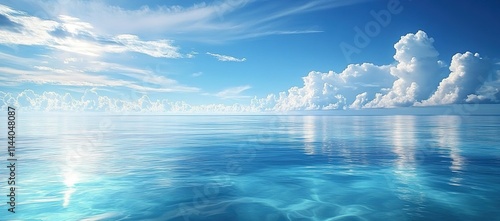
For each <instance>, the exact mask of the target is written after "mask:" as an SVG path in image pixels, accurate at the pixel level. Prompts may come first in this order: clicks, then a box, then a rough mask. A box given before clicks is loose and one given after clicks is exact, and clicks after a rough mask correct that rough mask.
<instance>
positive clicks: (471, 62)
mask: <svg viewBox="0 0 500 221" xmlns="http://www.w3.org/2000/svg"><path fill="white" fill-rule="evenodd" d="M450 71H451V73H450V75H449V76H448V77H447V78H445V79H443V80H442V81H441V83H439V87H438V88H437V90H436V92H434V94H432V96H431V97H430V98H429V99H427V100H424V101H422V105H438V104H453V103H464V102H466V101H469V102H473V101H477V100H484V99H486V97H485V94H488V95H487V97H490V99H492V100H494V98H493V97H492V96H494V95H495V94H496V93H498V88H497V89H496V90H495V89H494V88H492V87H488V86H485V87H482V86H483V85H484V82H485V81H486V79H487V78H488V76H489V75H491V74H492V63H491V61H489V60H488V59H484V58H482V57H481V56H480V55H479V54H477V53H476V54H472V53H471V52H466V53H464V54H460V53H458V54H455V55H454V56H453V58H452V60H451V65H450ZM480 88H482V90H481V91H480V92H482V93H483V94H482V95H477V94H475V93H476V92H478V89H480Z"/></svg>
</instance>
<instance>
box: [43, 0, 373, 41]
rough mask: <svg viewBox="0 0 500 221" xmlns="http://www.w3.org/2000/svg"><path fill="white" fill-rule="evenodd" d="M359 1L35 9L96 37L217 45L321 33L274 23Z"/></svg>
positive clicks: (232, 0) (50, 5)
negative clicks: (74, 21)
mask: <svg viewBox="0 0 500 221" xmlns="http://www.w3.org/2000/svg"><path fill="white" fill-rule="evenodd" d="M363 1H366V0H318V1H294V2H290V3H289V4H287V6H285V7H283V4H279V3H276V2H273V1H267V2H262V1H257V0H222V1H214V2H210V3H206V2H199V3H194V4H191V5H183V6H181V5H170V6H165V5H164V6H157V7H149V6H142V7H138V8H125V7H124V6H120V5H119V3H115V5H109V4H106V3H105V2H102V1H93V0H91V1H82V0H75V1H66V0H55V1H47V2H37V3H36V5H37V7H38V8H39V10H40V11H44V12H45V13H46V14H48V15H50V16H53V17H57V16H59V15H60V14H67V15H70V16H73V17H77V18H80V19H81V20H82V21H86V22H89V23H91V24H93V26H94V28H95V30H96V32H98V33H101V34H103V33H105V34H111V35H118V34H122V33H129V34H134V35H141V34H162V35H163V34H164V35H167V36H170V37H173V38H174V37H182V39H184V40H193V41H203V42H221V41H226V40H234V39H245V38H255V37H261V36H267V35H282V34H309V33H317V32H321V30H319V29H317V28H313V27H297V26H280V25H278V23H279V22H276V21H279V20H280V19H285V18H291V17H293V16H295V15H299V14H302V13H309V12H314V11H318V10H324V9H329V8H335V7H342V6H346V5H352V4H356V3H359V2H363ZM124 24H126V25H124Z"/></svg>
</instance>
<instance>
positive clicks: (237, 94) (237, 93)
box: [215, 85, 252, 99]
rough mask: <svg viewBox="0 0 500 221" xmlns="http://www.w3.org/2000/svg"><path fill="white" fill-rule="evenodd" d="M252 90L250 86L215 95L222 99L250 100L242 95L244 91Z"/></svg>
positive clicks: (226, 90) (233, 88)
mask: <svg viewBox="0 0 500 221" xmlns="http://www.w3.org/2000/svg"><path fill="white" fill-rule="evenodd" d="M250 88H252V87H251V86H250V85H244V86H238V87H231V88H227V89H224V90H222V91H219V92H217V93H216V94H215V96H217V97H219V98H222V99H240V98H248V96H244V95H241V93H243V92H244V91H246V90H248V89H250Z"/></svg>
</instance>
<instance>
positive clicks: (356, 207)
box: [0, 114, 500, 221]
mask: <svg viewBox="0 0 500 221" xmlns="http://www.w3.org/2000/svg"><path fill="white" fill-rule="evenodd" d="M18 119H19V120H18V128H17V139H18V141H17V142H18V143H17V148H18V149H17V154H18V158H19V160H18V163H17V165H18V166H17V170H18V171H17V173H18V174H17V179H18V186H17V188H18V192H17V198H16V200H17V203H18V205H17V207H16V214H15V215H9V214H8V213H7V212H6V210H7V208H8V207H7V205H6V204H5V203H3V204H2V205H1V206H0V209H1V211H0V216H1V218H0V220H16V219H18V220H50V221H52V220H87V221H90V220H158V221H160V220H192V221H195V220H467V221H471V220H499V218H498V217H500V209H499V208H500V136H499V135H500V117H499V116H466V117H463V116H138V115H135V116H129V115H120V116H105V115H85V116H78V115H67V116H66V115H61V116H57V115H28V114H26V115H22V114H20V115H19V116H18ZM2 139H4V138H2ZM2 161H4V162H6V161H5V160H3V159H2ZM6 173H7V170H6V169H5V167H4V169H2V170H1V175H2V177H3V178H2V187H5V182H4V180H5V179H4V178H5V177H6ZM2 190H3V192H5V194H4V193H3V192H2V193H1V195H4V197H3V198H4V199H2V200H7V197H5V195H6V194H7V193H8V192H7V189H5V188H2ZM2 202H5V201H2ZM4 217H6V218H4Z"/></svg>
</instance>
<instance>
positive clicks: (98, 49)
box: [0, 5, 183, 58]
mask: <svg viewBox="0 0 500 221" xmlns="http://www.w3.org/2000/svg"><path fill="white" fill-rule="evenodd" d="M0 16H1V17H0V20H2V21H1V23H2V24H4V26H6V25H8V26H15V30H13V29H11V28H5V29H0V44H7V45H28V46H42V47H46V48H48V49H52V50H62V51H66V52H71V53H77V54H81V55H86V56H100V55H103V54H105V53H114V54H116V53H124V52H137V53H141V54H145V55H148V56H151V57H158V58H180V57H183V55H182V54H181V53H180V52H179V48H178V47H177V46H174V45H173V41H171V40H166V39H160V40H152V41H145V40H142V39H140V38H139V37H138V36H136V35H131V34H119V35H115V36H109V35H99V34H97V33H95V31H94V26H93V25H92V24H90V23H88V22H84V21H81V20H80V19H79V18H76V17H72V16H68V15H58V16H57V18H56V19H54V20H46V19H41V18H38V17H35V16H30V15H28V14H26V13H24V12H22V11H18V10H13V9H11V8H9V7H7V6H4V5H0Z"/></svg>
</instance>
